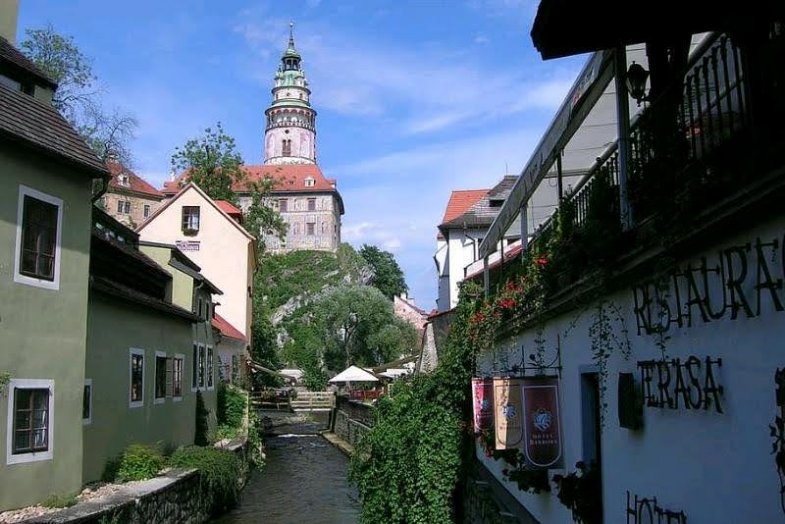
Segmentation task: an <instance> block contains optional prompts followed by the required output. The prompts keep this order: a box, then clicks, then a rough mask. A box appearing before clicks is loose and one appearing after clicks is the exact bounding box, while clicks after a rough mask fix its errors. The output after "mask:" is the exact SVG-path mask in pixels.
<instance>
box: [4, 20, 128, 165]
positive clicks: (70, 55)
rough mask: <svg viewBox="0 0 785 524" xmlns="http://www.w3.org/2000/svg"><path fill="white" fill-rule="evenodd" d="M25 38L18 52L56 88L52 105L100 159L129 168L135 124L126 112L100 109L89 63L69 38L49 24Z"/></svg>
mask: <svg viewBox="0 0 785 524" xmlns="http://www.w3.org/2000/svg"><path fill="white" fill-rule="evenodd" d="M25 36H26V37H25V39H24V40H23V41H22V42H21V43H20V44H19V47H20V49H21V51H22V52H23V53H24V54H25V55H26V56H27V58H29V59H30V60H31V61H32V62H33V63H34V64H35V65H37V66H38V67H39V68H40V69H41V70H42V71H43V72H44V73H46V75H47V76H49V77H50V78H51V79H52V80H54V81H55V82H56V83H57V85H58V88H57V90H56V91H55V93H54V96H53V98H52V105H54V107H55V108H56V109H57V110H58V111H60V113H61V114H62V115H63V116H64V117H65V119H66V120H68V122H69V123H70V124H71V125H72V126H74V128H75V129H76V130H77V131H78V132H79V133H80V134H81V135H82V137H84V139H85V141H86V142H87V144H88V145H89V146H90V147H91V148H92V149H93V150H94V151H95V153H96V155H97V156H98V157H99V158H100V159H101V160H103V161H106V160H108V159H110V158H112V159H115V160H117V161H119V162H121V163H122V164H124V165H126V166H130V165H131V164H132V163H133V162H132V158H131V152H130V149H129V143H130V142H131V140H133V138H134V132H135V131H136V127H137V125H138V122H137V121H136V118H134V116H133V115H131V114H130V113H128V112H126V111H123V110H121V109H119V108H116V107H115V108H113V109H110V110H107V109H106V108H104V107H103V105H102V103H101V96H100V95H101V90H100V88H99V87H98V82H97V79H96V77H95V75H94V74H93V69H92V64H91V60H90V59H89V58H88V57H87V56H86V55H85V54H84V53H82V51H81V50H80V49H79V46H78V45H77V44H76V42H75V41H74V39H73V37H71V36H67V35H62V34H59V33H57V32H56V31H55V30H54V28H53V27H52V26H51V25H50V26H47V27H45V28H43V29H28V30H26V31H25Z"/></svg>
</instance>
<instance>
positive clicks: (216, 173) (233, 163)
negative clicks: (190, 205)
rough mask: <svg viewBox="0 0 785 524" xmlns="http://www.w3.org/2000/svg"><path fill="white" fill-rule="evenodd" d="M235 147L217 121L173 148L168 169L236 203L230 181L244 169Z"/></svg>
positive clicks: (242, 175) (212, 194) (238, 178)
mask: <svg viewBox="0 0 785 524" xmlns="http://www.w3.org/2000/svg"><path fill="white" fill-rule="evenodd" d="M235 147H236V146H235V141H234V138H232V137H231V136H229V135H227V134H226V132H225V131H224V128H223V126H222V125H221V123H220V122H218V123H217V124H216V125H215V128H211V127H208V128H206V129H205V130H204V132H203V133H202V135H201V136H199V137H197V138H192V139H190V140H188V141H187V142H186V143H185V145H183V146H182V147H177V148H175V150H174V154H173V155H172V169H174V170H175V171H176V172H180V173H183V174H185V177H184V178H183V180H182V183H186V182H188V181H190V182H193V183H195V184H196V185H198V186H199V187H200V188H201V189H202V190H203V191H204V192H205V193H207V195H208V196H209V197H210V198H212V199H213V200H227V201H229V202H232V203H233V204H236V203H237V195H236V194H235V193H234V191H233V190H232V184H233V183H235V182H238V181H241V180H243V179H244V178H245V173H244V172H243V157H242V155H241V154H240V153H239V152H237V151H236V150H235ZM251 233H252V234H255V233H254V232H253V231H252V232H251Z"/></svg>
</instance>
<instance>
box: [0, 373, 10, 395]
mask: <svg viewBox="0 0 785 524" xmlns="http://www.w3.org/2000/svg"><path fill="white" fill-rule="evenodd" d="M10 382H11V373H9V372H8V371H0V397H5V396H6V395H7V391H6V388H7V387H8V384H9V383H10Z"/></svg>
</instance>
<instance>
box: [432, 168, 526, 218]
mask: <svg viewBox="0 0 785 524" xmlns="http://www.w3.org/2000/svg"><path fill="white" fill-rule="evenodd" d="M517 178H518V177H517V176H513V175H507V176H505V177H504V178H502V180H501V181H500V182H499V183H498V184H496V185H495V186H494V187H493V188H491V189H487V190H482V191H484V194H482V195H479V197H478V198H476V200H474V202H472V203H471V204H470V205H467V204H468V203H469V202H470V201H471V200H472V199H474V198H475V197H477V196H478V195H477V193H478V192H471V194H470V195H469V196H466V195H459V196H458V198H457V201H456V203H455V204H454V206H453V207H454V209H453V210H452V211H455V213H454V216H453V218H451V219H448V220H447V219H446V218H447V214H448V213H445V219H446V220H444V221H443V222H442V224H441V225H440V226H439V227H440V228H449V227H488V226H490V225H491V223H493V219H494V218H496V215H498V214H499V210H500V209H501V203H503V202H504V201H505V200H506V199H507V197H508V196H509V195H510V191H511V190H512V187H513V186H514V185H515V181H516V180H517ZM456 193H457V192H456V191H453V197H451V198H450V203H453V198H454V197H455V194H456ZM447 210H448V212H449V211H451V209H450V204H448V206H447ZM458 211H461V212H460V213H458Z"/></svg>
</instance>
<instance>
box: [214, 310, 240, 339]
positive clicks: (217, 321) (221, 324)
mask: <svg viewBox="0 0 785 524" xmlns="http://www.w3.org/2000/svg"><path fill="white" fill-rule="evenodd" d="M212 324H213V327H214V328H215V329H217V330H218V331H220V333H221V335H223V336H225V337H229V338H233V339H235V340H239V341H241V342H247V339H246V338H245V336H244V335H243V334H242V333H240V331H239V330H238V329H237V328H236V327H234V326H233V325H231V324H230V323H229V322H227V321H226V319H225V318H223V317H222V316H221V315H219V314H218V313H215V314H214V316H213V322H212Z"/></svg>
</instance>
